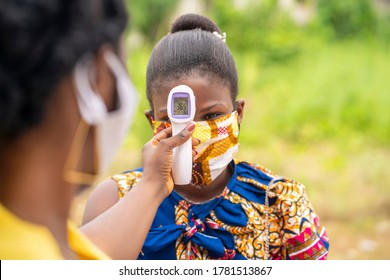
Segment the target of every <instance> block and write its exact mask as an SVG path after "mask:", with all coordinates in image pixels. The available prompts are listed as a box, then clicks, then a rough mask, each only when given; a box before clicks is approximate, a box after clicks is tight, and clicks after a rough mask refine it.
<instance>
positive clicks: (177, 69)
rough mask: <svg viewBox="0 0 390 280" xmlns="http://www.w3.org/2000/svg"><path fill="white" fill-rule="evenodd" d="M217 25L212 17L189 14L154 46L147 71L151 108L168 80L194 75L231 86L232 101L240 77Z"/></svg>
mask: <svg viewBox="0 0 390 280" xmlns="http://www.w3.org/2000/svg"><path fill="white" fill-rule="evenodd" d="M214 32H215V33H217V34H220V35H221V31H220V30H219V28H218V26H217V25H216V24H215V23H214V22H213V21H212V20H210V19H209V18H207V17H204V16H201V15H196V14H186V15H183V16H181V17H179V18H178V19H177V20H176V21H175V22H174V23H173V24H172V28H171V31H170V33H169V34H168V35H166V36H165V37H164V38H162V39H161V40H160V42H159V43H158V44H157V45H156V46H155V47H154V49H153V51H152V54H151V57H150V60H149V63H148V67H147V72H146V95H147V97H148V100H149V103H150V105H151V107H152V108H153V106H152V98H151V97H152V94H154V93H156V92H157V91H158V88H160V87H161V85H163V83H164V82H166V81H173V80H177V79H180V78H186V77H188V76H189V75H191V74H194V73H196V74H199V75H201V76H203V77H207V78H212V79H216V80H217V81H218V82H221V83H223V84H224V85H227V86H229V87H230V91H231V95H232V99H233V101H234V100H235V99H236V96H237V92H238V78H237V71H236V66H235V63H234V60H233V57H232V54H231V52H230V50H229V48H228V47H227V45H226V43H225V42H224V41H223V40H222V39H221V38H220V37H219V36H216V34H215V33H214Z"/></svg>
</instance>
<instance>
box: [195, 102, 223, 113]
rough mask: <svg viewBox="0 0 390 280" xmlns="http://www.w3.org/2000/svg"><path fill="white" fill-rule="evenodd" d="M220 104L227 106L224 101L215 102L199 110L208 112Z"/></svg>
mask: <svg viewBox="0 0 390 280" xmlns="http://www.w3.org/2000/svg"><path fill="white" fill-rule="evenodd" d="M219 106H222V107H225V105H224V104H223V103H215V104H212V105H210V106H207V107H204V108H202V109H201V110H199V112H200V113H203V112H207V111H210V110H211V109H213V108H214V107H219Z"/></svg>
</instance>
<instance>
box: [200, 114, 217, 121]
mask: <svg viewBox="0 0 390 280" xmlns="http://www.w3.org/2000/svg"><path fill="white" fill-rule="evenodd" d="M220 115H221V114H220V113H209V114H206V115H205V116H204V117H203V119H204V120H212V119H215V118H218V117H219V116H220Z"/></svg>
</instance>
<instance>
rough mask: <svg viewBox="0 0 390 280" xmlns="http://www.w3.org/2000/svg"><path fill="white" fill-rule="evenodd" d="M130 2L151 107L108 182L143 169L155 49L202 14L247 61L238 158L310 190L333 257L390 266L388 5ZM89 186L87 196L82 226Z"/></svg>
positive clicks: (378, 1)
mask: <svg viewBox="0 0 390 280" xmlns="http://www.w3.org/2000/svg"><path fill="white" fill-rule="evenodd" d="M128 2H129V3H128V4H129V5H128V7H129V10H130V12H131V21H130V25H129V29H128V31H127V33H126V42H127V44H126V45H127V51H128V53H129V60H128V69H129V72H130V75H131V77H132V80H133V81H134V83H135V85H136V87H137V89H138V92H139V97H140V104H139V107H138V112H137V116H136V118H135V120H134V123H133V126H132V129H131V131H130V133H129V135H128V137H127V139H126V141H125V143H124V145H123V147H122V148H121V150H120V151H119V153H118V154H117V157H116V160H115V162H114V163H113V165H112V168H111V170H110V171H109V172H108V173H107V174H106V175H105V176H103V177H102V179H104V178H106V177H107V176H109V175H110V174H115V173H119V172H122V171H125V170H128V169H133V168H136V167H139V166H140V165H141V148H142V146H143V144H144V143H145V142H146V141H148V140H149V139H150V138H151V137H152V130H151V129H150V127H149V124H148V122H147V120H146V118H145V117H144V114H143V113H144V111H145V110H147V109H148V108H149V105H148V102H147V100H146V98H145V72H146V65H147V61H148V58H149V55H150V53H151V49H152V48H153V46H154V44H156V43H157V42H158V41H159V40H160V39H161V38H162V37H163V36H164V35H165V34H167V33H168V31H169V28H170V25H171V23H172V22H173V20H174V19H175V18H176V17H177V16H179V15H181V14H184V13H189V12H191V13H200V14H203V15H207V16H209V17H210V18H212V19H213V20H214V21H215V22H216V23H217V24H218V25H219V27H220V28H221V30H223V31H224V32H226V33H227V44H228V46H229V47H230V49H231V51H232V52H233V56H234V58H235V61H236V64H237V68H238V73H239V89H240V93H239V98H243V99H245V100H246V106H245V114H244V121H243V123H242V125H241V132H240V151H239V154H238V157H237V158H239V159H242V160H247V161H252V162H256V163H259V164H262V165H264V166H266V167H268V168H270V169H271V170H273V171H274V172H275V173H278V174H280V175H284V176H286V177H290V178H293V179H295V180H297V181H299V182H301V183H303V184H305V185H306V187H307V191H308V194H309V198H310V199H311V201H312V204H313V205H314V208H315V210H316V212H317V213H318V214H319V216H320V218H321V221H322V224H324V225H325V226H326V228H327V231H328V235H329V237H330V244H331V247H330V253H329V259H390V145H389V144H390V89H389V88H390V1H389V0H257V1H254V0H241V1H240V0H217V1H211V0H203V1H202V0H199V1H195V0H146V1H145V0H144V1H128ZM92 189H93V188H92ZM92 189H90V191H91V190H92ZM90 191H89V192H86V193H84V194H82V195H80V196H79V197H77V199H76V202H75V204H74V207H73V210H72V217H73V219H74V220H75V221H76V222H77V223H80V222H81V216H82V212H83V209H84V205H85V199H86V198H87V197H88V195H89V194H90Z"/></svg>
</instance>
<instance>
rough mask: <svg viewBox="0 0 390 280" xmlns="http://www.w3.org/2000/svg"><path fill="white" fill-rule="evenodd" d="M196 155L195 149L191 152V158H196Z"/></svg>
mask: <svg viewBox="0 0 390 280" xmlns="http://www.w3.org/2000/svg"><path fill="white" fill-rule="evenodd" d="M197 155H198V151H197V150H195V149H193V150H192V157H193V158H194V157H196V156H197Z"/></svg>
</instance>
